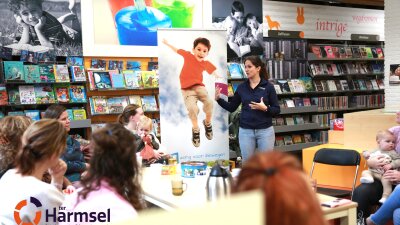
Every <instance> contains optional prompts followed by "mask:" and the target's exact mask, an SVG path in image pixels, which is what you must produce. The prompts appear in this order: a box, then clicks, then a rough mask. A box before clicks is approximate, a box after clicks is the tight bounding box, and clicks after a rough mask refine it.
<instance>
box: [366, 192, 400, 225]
mask: <svg viewBox="0 0 400 225" xmlns="http://www.w3.org/2000/svg"><path fill="white" fill-rule="evenodd" d="M391 219H393V224H394V225H400V185H397V186H396V188H395V189H394V191H393V192H392V194H390V196H389V198H388V199H387V200H386V201H385V203H384V204H383V205H382V206H381V207H380V208H379V209H378V211H376V212H375V213H374V214H372V215H371V220H372V222H374V223H375V224H376V225H385V224H386V223H387V222H388V221H390V220H391Z"/></svg>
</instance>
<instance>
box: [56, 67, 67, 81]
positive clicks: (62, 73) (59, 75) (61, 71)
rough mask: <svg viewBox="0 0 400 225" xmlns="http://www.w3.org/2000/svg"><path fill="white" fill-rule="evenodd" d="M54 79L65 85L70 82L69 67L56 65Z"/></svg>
mask: <svg viewBox="0 0 400 225" xmlns="http://www.w3.org/2000/svg"><path fill="white" fill-rule="evenodd" d="M54 77H55V79H56V82H59V83H65V82H69V73H68V67H67V65H63V64H55V65H54Z"/></svg>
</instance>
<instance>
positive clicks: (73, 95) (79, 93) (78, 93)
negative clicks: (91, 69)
mask: <svg viewBox="0 0 400 225" xmlns="http://www.w3.org/2000/svg"><path fill="white" fill-rule="evenodd" d="M69 98H70V102H87V100H86V91H85V86H84V85H70V86H69Z"/></svg>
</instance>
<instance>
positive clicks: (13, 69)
mask: <svg viewBox="0 0 400 225" xmlns="http://www.w3.org/2000/svg"><path fill="white" fill-rule="evenodd" d="M3 65H4V74H5V80H6V81H11V82H12V81H23V80H24V78H25V77H24V63H23V62H18V61H4V62H3Z"/></svg>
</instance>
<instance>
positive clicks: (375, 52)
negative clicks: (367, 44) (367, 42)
mask: <svg viewBox="0 0 400 225" xmlns="http://www.w3.org/2000/svg"><path fill="white" fill-rule="evenodd" d="M371 53H372V57H373V58H374V59H377V58H378V52H377V51H376V48H375V47H371Z"/></svg>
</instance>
